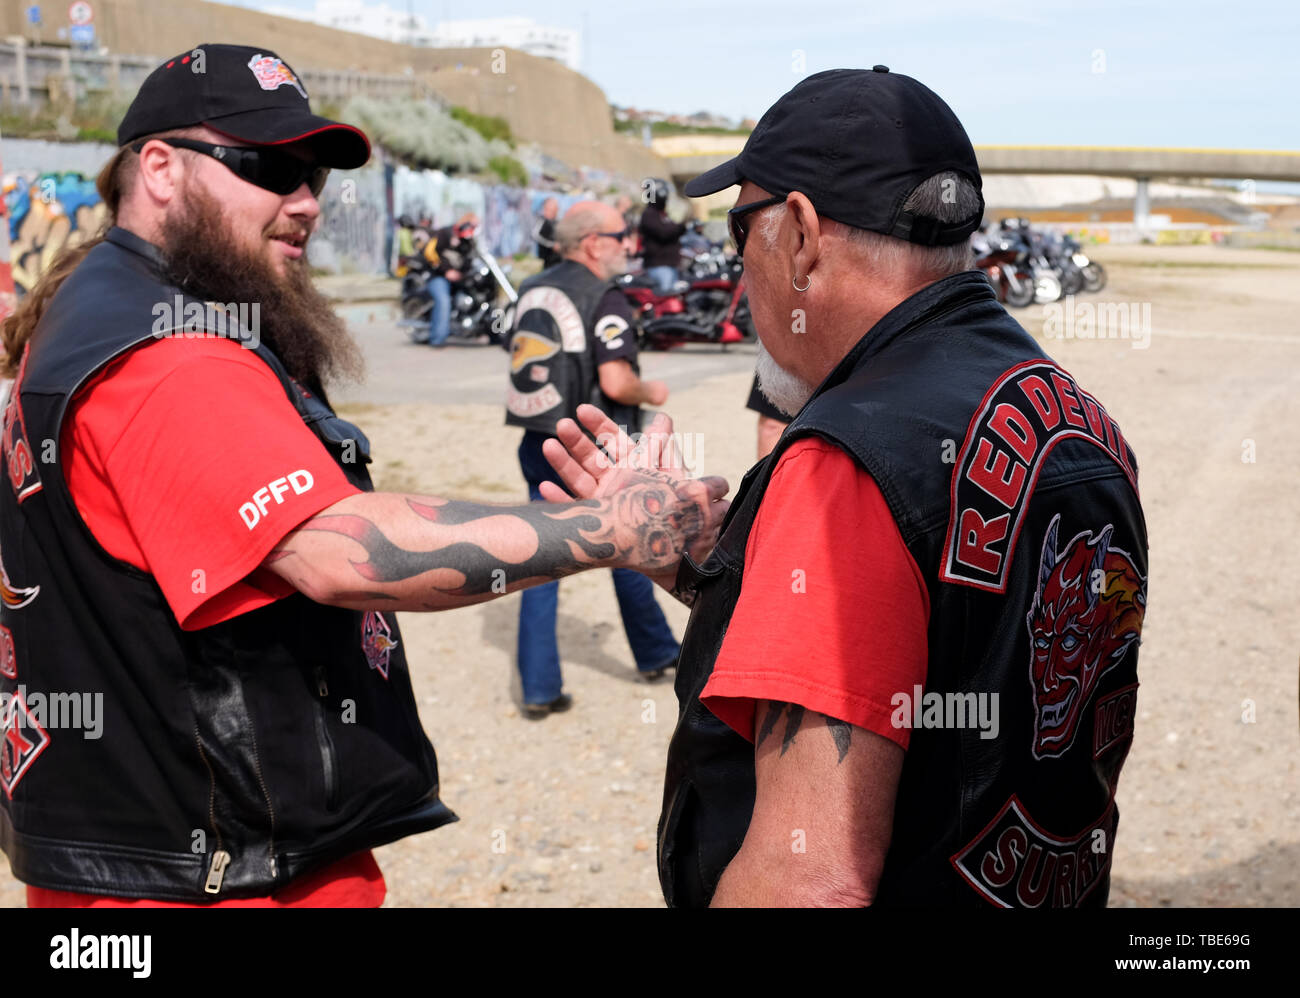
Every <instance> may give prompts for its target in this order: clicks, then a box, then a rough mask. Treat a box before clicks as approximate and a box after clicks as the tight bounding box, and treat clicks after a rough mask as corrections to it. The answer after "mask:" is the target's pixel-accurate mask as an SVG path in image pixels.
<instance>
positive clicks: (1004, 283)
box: [971, 218, 1106, 308]
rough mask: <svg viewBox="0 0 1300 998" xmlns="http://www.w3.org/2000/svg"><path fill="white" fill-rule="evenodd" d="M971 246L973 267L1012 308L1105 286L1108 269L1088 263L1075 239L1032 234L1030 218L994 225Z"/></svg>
mask: <svg viewBox="0 0 1300 998" xmlns="http://www.w3.org/2000/svg"><path fill="white" fill-rule="evenodd" d="M971 245H972V247H973V248H974V250H975V257H976V259H975V265H976V266H977V267H979V268H980V270H982V271H984V273H985V275H986V276H987V277H988V279H989V283H990V284H992V285H993V289H994V291H996V292H997V295H998V301H1001V302H1004V303H1005V304H1007V305H1011V306H1012V307H1014V308H1024V307H1025V306H1026V305H1029V304H1031V303H1036V304H1039V305H1045V304H1047V303H1048V302H1054V301H1056V300H1057V299H1058V298H1060V297H1062V296H1063V295H1076V294H1079V293H1080V292H1082V291H1100V290H1101V289H1102V288H1104V287H1105V286H1106V271H1105V268H1103V267H1102V265H1101V264H1099V263H1097V262H1096V261H1094V260H1090V259H1089V258H1088V256H1087V254H1085V253H1084V252H1083V247H1082V246H1080V244H1079V243H1078V241H1077V240H1075V239H1073V238H1072V237H1070V236H1068V235H1058V234H1056V233H1054V232H1048V231H1046V230H1041V229H1034V228H1033V227H1032V226H1030V224H1029V220H1028V219H1026V218H1004V219H1002V221H1000V222H998V223H996V224H995V223H992V222H990V223H989V224H988V225H986V226H985V227H984V228H983V229H981V230H979V231H977V232H976V233H975V234H974V235H972V236H971Z"/></svg>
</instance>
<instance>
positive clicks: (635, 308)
mask: <svg viewBox="0 0 1300 998" xmlns="http://www.w3.org/2000/svg"><path fill="white" fill-rule="evenodd" d="M720 266H721V268H722V272H721V273H718V274H715V275H713V276H707V277H698V278H695V279H693V280H689V281H688V280H679V281H677V283H676V284H674V285H673V288H672V290H671V291H669V292H668V293H667V294H660V293H659V291H658V290H657V289H656V287H655V285H654V282H653V281H651V280H649V279H648V278H646V277H643V276H641V275H639V274H624V275H623V276H622V277H620V278H619V279H618V286H619V289H620V290H621V291H622V292H623V294H624V296H626V298H627V300H628V304H629V305H630V306H631V308H632V315H633V319H634V323H635V325H636V330H637V343H638V344H639V345H640V346H641V347H642V348H643V349H649V350H667V349H670V348H672V347H675V346H680V345H681V344H683V343H719V344H721V345H722V348H723V349H724V350H725V349H726V348H727V347H728V346H729V345H730V344H732V343H743V342H745V341H746V340H751V341H752V340H753V339H754V338H755V336H754V324H753V319H752V318H751V317H750V314H749V299H748V297H746V295H745V283H744V280H743V277H742V269H743V268H742V265H741V263H740V260H739V258H737V257H731V258H729V259H728V260H726V262H725V263H724V264H721V265H720Z"/></svg>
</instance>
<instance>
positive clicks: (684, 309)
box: [399, 218, 1106, 350]
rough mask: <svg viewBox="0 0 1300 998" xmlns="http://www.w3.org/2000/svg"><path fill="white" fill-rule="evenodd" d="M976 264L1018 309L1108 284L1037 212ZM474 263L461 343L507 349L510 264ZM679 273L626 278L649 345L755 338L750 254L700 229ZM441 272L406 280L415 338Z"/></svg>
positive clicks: (1014, 225)
mask: <svg viewBox="0 0 1300 998" xmlns="http://www.w3.org/2000/svg"><path fill="white" fill-rule="evenodd" d="M971 244H972V246H973V248H974V249H975V256H976V260H975V265H976V266H977V267H978V268H979V269H980V270H982V271H984V273H985V275H986V276H987V277H988V279H989V283H991V284H992V285H993V288H994V290H995V291H996V292H997V296H998V300H999V301H1001V302H1004V303H1005V304H1007V305H1010V306H1012V307H1015V308H1023V307H1025V306H1026V305H1029V304H1032V303H1037V304H1046V303H1048V302H1053V301H1056V300H1057V299H1059V298H1061V297H1062V296H1064V295H1074V294H1079V293H1081V292H1085V291H1086V292H1094V291H1100V290H1101V289H1102V288H1103V287H1105V284H1106V271H1105V269H1104V268H1103V267H1102V265H1101V264H1099V263H1097V262H1096V261H1094V260H1091V259H1089V258H1088V256H1087V255H1086V254H1085V253H1084V252H1083V249H1082V247H1081V245H1080V244H1079V243H1078V242H1077V241H1076V240H1075V239H1073V238H1071V237H1070V236H1068V235H1058V234H1056V233H1053V232H1049V231H1045V230H1036V229H1034V228H1033V227H1031V226H1030V224H1029V222H1028V220H1027V219H1023V218H1004V219H1002V220H1001V221H1000V222H997V223H993V222H990V223H989V224H988V225H986V226H985V227H984V228H982V229H981V230H979V231H977V232H976V233H975V234H974V235H973V236H972V237H971ZM467 256H468V259H469V260H470V263H469V265H468V266H467V267H466V268H465V270H464V272H463V274H462V276H461V279H460V280H459V281H457V282H456V283H455V285H454V286H453V288H452V293H451V336H450V339H452V340H459V341H461V342H488V343H492V344H495V345H498V346H506V345H507V342H506V341H507V339H508V337H509V333H510V328H511V325H512V323H513V321H514V304H515V302H516V301H517V300H518V297H519V296H518V293H517V292H516V291H515V289H514V286H513V285H512V284H511V282H510V279H509V276H508V273H509V270H510V267H509V265H508V264H507V265H505V266H504V267H503V266H502V265H501V264H499V263H498V262H497V260H496V258H495V257H494V256H493V255H492V254H491V253H489V252H488V251H487V249H486V248H485V247H482V246H480V245H478V243H477V242H475V241H473V240H472V239H471V240H470V247H469V249H468V253H467ZM678 274H679V280H678V281H677V282H676V283H675V284H674V285H673V287H672V288H671V289H669V290H668V291H667V292H660V291H659V290H658V289H657V288H656V286H655V284H654V282H653V281H651V280H649V279H648V278H646V277H645V276H644V275H642V274H624V275H623V276H622V277H620V278H619V279H618V281H617V283H618V287H619V289H620V290H621V291H622V292H623V294H624V295H625V296H626V297H627V300H628V303H629V305H630V306H631V308H632V313H633V315H634V317H635V324H636V331H637V341H638V343H639V344H640V346H641V348H642V349H646V350H667V349H671V348H672V347H675V346H680V345H681V344H683V343H717V344H719V345H720V346H721V347H722V348H723V349H724V350H725V349H726V348H727V346H728V345H730V344H732V343H743V342H746V341H753V340H754V338H755V334H754V324H753V320H752V318H751V316H750V313H749V301H748V298H747V297H746V295H745V282H744V273H743V267H742V265H741V262H740V258H739V257H738V256H736V254H735V253H732V252H731V251H730V250H729V249H728V248H727V247H726V246H725V245H724V244H723V243H721V242H717V241H714V240H710V239H708V238H706V237H705V236H704V235H703V233H702V232H701V230H700V228H699V227H698V226H693V227H692V230H691V232H690V233H689V234H688V236H687V237H686V238H684V239H683V240H682V258H681V263H680V265H679V267H678ZM432 276H433V275H432V272H431V271H430V270H428V269H427V268H421V267H418V266H416V267H412V268H411V269H410V270H409V271H408V272H407V273H406V275H405V276H404V277H403V278H402V288H401V309H402V318H401V320H400V321H399V324H400V325H401V326H402V327H403V328H405V329H406V330H407V332H408V333H409V334H410V336H411V338H412V339H415V340H419V339H420V338H421V337H423V336H424V335H427V331H428V328H429V317H430V313H431V312H432V310H433V299H432V296H431V295H430V293H429V288H428V284H429V281H430V279H431V277H432Z"/></svg>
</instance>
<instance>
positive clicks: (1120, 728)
mask: <svg viewBox="0 0 1300 998" xmlns="http://www.w3.org/2000/svg"><path fill="white" fill-rule="evenodd" d="M1137 695H1138V684H1137V683H1134V684H1133V685H1132V686H1125V687H1124V688H1123V689H1122V690H1116V691H1115V692H1114V693H1111V694H1110V695H1109V696H1104V697H1102V698H1101V699H1100V700H1098V701H1097V706H1096V708H1095V709H1094V711H1093V721H1092V757H1093V758H1094V759H1100V758H1101V757H1102V755H1104V754H1105V753H1106V752H1109V751H1110V750H1111V749H1112V748H1114V747H1115V746H1117V745H1121V744H1123V745H1124V746H1125V748H1124V751H1125V752H1127V751H1128V747H1127V746H1128V743H1130V742H1132V741H1133V717H1134V716H1135V715H1136V714H1137Z"/></svg>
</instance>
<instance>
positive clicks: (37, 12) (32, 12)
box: [27, 4, 41, 24]
mask: <svg viewBox="0 0 1300 998" xmlns="http://www.w3.org/2000/svg"><path fill="white" fill-rule="evenodd" d="M27 23H28V24H40V23H41V8H39V7H37V6H36V4H32V5H31V6H30V7H28V8H27Z"/></svg>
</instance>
